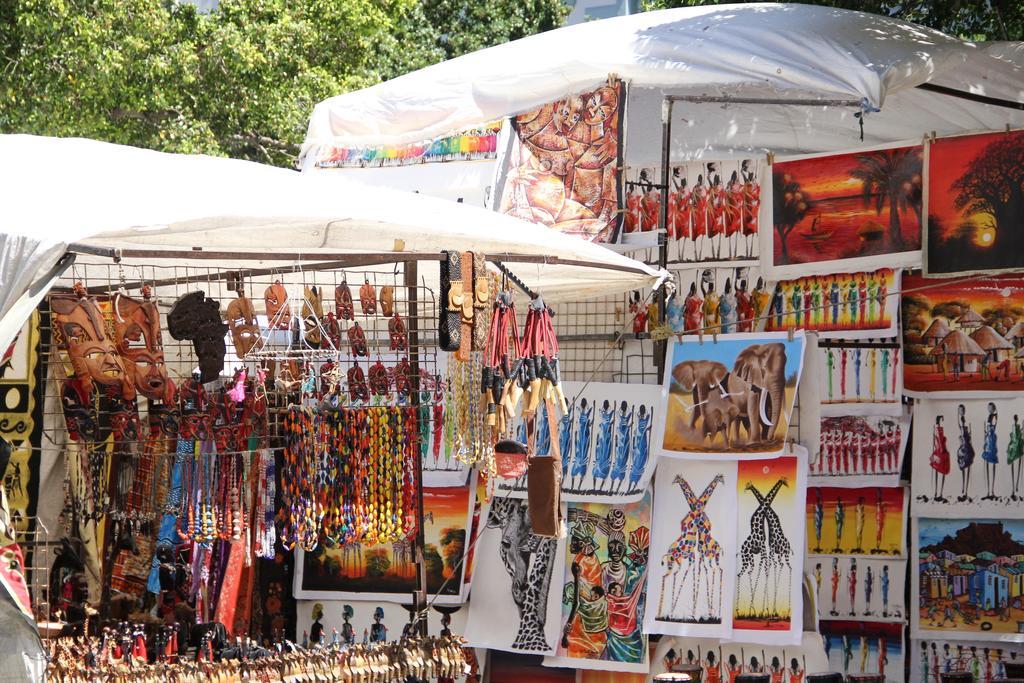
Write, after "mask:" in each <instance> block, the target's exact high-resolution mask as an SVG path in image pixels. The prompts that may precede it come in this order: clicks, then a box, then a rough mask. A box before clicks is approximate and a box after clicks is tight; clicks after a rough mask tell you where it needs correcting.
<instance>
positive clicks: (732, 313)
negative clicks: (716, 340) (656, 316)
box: [663, 266, 771, 338]
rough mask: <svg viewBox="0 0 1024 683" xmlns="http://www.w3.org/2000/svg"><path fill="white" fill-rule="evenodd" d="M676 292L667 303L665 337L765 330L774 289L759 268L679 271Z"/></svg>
mask: <svg viewBox="0 0 1024 683" xmlns="http://www.w3.org/2000/svg"><path fill="white" fill-rule="evenodd" d="M672 274H673V275H674V276H675V278H676V291H674V292H673V293H672V295H671V296H669V298H668V301H667V302H666V304H665V321H664V323H665V324H664V326H663V329H664V335H663V336H664V337H672V336H674V337H677V338H680V337H681V335H694V334H701V335H704V336H710V335H712V334H713V333H718V334H732V333H734V332H759V331H761V330H762V329H764V320H763V319H762V318H763V316H764V314H765V313H766V312H767V310H768V300H769V297H770V291H771V290H770V289H769V288H768V286H767V285H766V284H765V281H764V278H762V277H761V276H760V275H759V271H758V269H757V268H756V267H751V266H735V267H718V268H698V269H693V268H691V269H686V270H675V271H673V273H672Z"/></svg>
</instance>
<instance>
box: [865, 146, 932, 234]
mask: <svg viewBox="0 0 1024 683" xmlns="http://www.w3.org/2000/svg"><path fill="white" fill-rule="evenodd" d="M850 175H851V176H853V177H854V178H856V179H857V180H859V181H860V183H861V199H862V201H863V202H864V206H865V207H871V206H872V205H874V209H875V213H876V214H877V215H879V216H881V215H882V211H883V210H884V209H885V207H886V204H888V206H889V241H890V242H891V243H892V244H893V245H895V246H903V244H904V239H903V227H902V226H901V225H900V212H905V211H907V210H908V209H909V210H911V211H913V212H914V214H915V215H916V216H917V224H918V225H920V223H921V196H922V186H923V183H922V180H921V155H920V152H919V151H918V149H917V148H916V147H915V148H909V147H903V148H898V149H887V150H881V151H878V152H870V153H867V154H862V155H860V156H858V157H857V168H855V169H853V170H852V171H851V172H850Z"/></svg>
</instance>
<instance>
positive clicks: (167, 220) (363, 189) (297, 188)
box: [0, 135, 660, 349]
mask: <svg viewBox="0 0 1024 683" xmlns="http://www.w3.org/2000/svg"><path fill="white" fill-rule="evenodd" d="M0 159H2V160H3V163H2V164H0V187H2V188H3V189H4V200H3V202H0V315H3V318H2V319H0V349H4V348H7V345H8V344H9V343H10V341H11V339H13V337H14V334H15V333H16V331H17V330H18V329H19V328H20V326H21V324H22V323H23V322H24V319H25V317H26V316H27V315H28V311H30V310H31V308H32V306H34V304H35V303H37V302H38V300H39V299H40V298H41V297H42V295H43V294H45V291H46V289H48V286H47V285H42V284H36V286H35V287H33V288H32V292H31V294H26V293H27V292H28V291H29V288H30V286H32V285H33V284H34V283H40V281H41V280H43V278H45V277H46V276H48V275H49V273H48V271H50V269H52V268H53V266H54V264H55V263H56V262H57V260H58V258H59V257H60V256H61V254H63V253H64V250H65V249H66V247H67V246H68V245H69V244H71V243H78V244H83V245H87V246H94V247H108V248H122V249H129V248H134V249H154V250H162V249H179V250H181V249H185V250H190V249H192V248H193V247H202V248H203V249H204V250H207V251H216V250H223V251H229V252H246V253H247V254H249V255H256V254H265V253H268V252H275V251H276V252H284V253H295V252H299V253H301V254H302V258H303V260H304V261H305V262H307V263H309V262H312V261H316V260H322V259H318V256H317V255H318V254H332V253H333V254H339V253H353V254H358V253H361V252H391V251H393V250H394V249H395V243H396V240H402V241H404V251H405V252H414V253H415V252H420V253H436V252H439V251H442V250H445V249H456V250H475V251H481V252H483V253H485V254H487V255H488V256H500V255H533V256H545V257H548V258H550V259H551V260H552V261H554V260H556V259H561V260H563V261H564V260H570V261H585V262H588V263H592V264H594V265H592V266H574V265H569V264H565V263H529V264H518V265H515V264H513V265H511V267H512V268H513V270H515V271H516V272H517V273H519V274H520V275H521V276H522V277H523V279H524V280H526V281H527V282H528V284H530V286H531V287H533V288H534V289H536V290H538V291H540V292H541V293H542V294H543V295H544V296H545V298H546V299H548V300H558V299H560V298H561V299H565V298H572V299H580V298H586V297H590V296H598V295H602V294H610V293H619V292H624V291H628V290H631V289H640V288H643V287H649V286H651V285H653V284H654V283H655V282H656V281H657V280H658V279H659V272H660V271H658V270H656V269H652V268H650V267H648V266H646V265H644V264H642V263H640V262H638V261H634V260H633V259H629V258H626V257H624V256H621V255H619V254H615V253H613V252H611V251H609V250H607V249H604V248H602V247H600V246H597V245H594V244H589V243H586V242H583V241H582V240H578V239H575V238H573V237H569V236H566V235H562V234H560V233H558V232H557V231H554V230H549V229H547V228H545V227H542V226H539V225H534V224H532V223H526V222H524V221H520V220H517V219H514V218H511V217H508V216H503V215H500V214H496V213H494V212H491V211H485V210H483V209H480V208H477V207H472V206H465V205H461V206H460V205H459V204H457V203H455V202H451V201H446V200H443V199H436V198H433V197H427V196H424V195H417V194H413V193H408V192H399V191H395V190H388V189H382V188H377V187H371V186H368V185H363V184H361V183H357V182H355V181H349V180H347V179H340V178H337V177H324V176H319V177H318V176H315V175H303V174H300V173H296V172H294V171H288V170H284V169H279V168H272V167H269V166H263V165H261V164H255V163H251V162H246V161H237V160H232V159H222V158H214V157H205V156H195V155H176V154H164V153H161V152H153V151H149V150H142V149H137V148H133V147H123V146H120V145H111V144H107V143H102V142H95V141H92V140H79V139H57V138H44V137H34V136H27V135H3V136H0ZM132 261H133V263H136V264H140V263H147V262H151V263H166V262H167V259H134V258H133V259H132ZM106 262H107V263H109V259H108V260H107V261H106ZM207 263H208V264H209V265H219V262H218V261H207ZM288 265H294V264H293V263H292V262H289V261H286V260H285V261H282V260H279V259H278V260H270V259H266V260H264V259H261V258H260V257H258V256H249V257H248V258H246V259H245V260H232V261H231V262H230V264H225V267H255V266H262V267H267V266H282V267H285V266H288ZM433 270H435V271H436V268H435V269H433ZM19 299H20V301H19ZM16 304H17V305H16ZM12 308H15V310H16V311H18V312H20V313H21V314H20V315H19V316H14V315H11V316H8V315H7V314H8V313H9V312H11V311H12ZM15 317H17V319H16V320H15V319H14V318H15Z"/></svg>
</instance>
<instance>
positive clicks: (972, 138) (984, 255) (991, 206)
mask: <svg viewBox="0 0 1024 683" xmlns="http://www.w3.org/2000/svg"><path fill="white" fill-rule="evenodd" d="M929 156H930V160H929V169H928V170H929V198H928V236H929V241H928V249H929V253H928V263H927V269H928V272H929V273H955V272H964V271H972V270H993V269H994V270H999V269H1008V270H1012V269H1018V268H1020V267H1021V266H1024V225H1022V222H1024V131H1016V132H1011V133H989V134H984V135H969V136H961V137H955V138H945V139H941V140H937V141H936V142H935V143H933V144H932V148H931V151H930V155H929Z"/></svg>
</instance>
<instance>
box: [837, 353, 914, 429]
mask: <svg viewBox="0 0 1024 683" xmlns="http://www.w3.org/2000/svg"><path fill="white" fill-rule="evenodd" d="M902 356H903V351H902V349H900V344H899V340H896V339H894V340H892V341H853V340H839V339H830V340H827V341H822V342H820V344H819V347H818V361H819V362H818V371H819V375H818V377H819V380H818V384H819V387H820V392H821V412H822V414H823V415H827V416H844V415H872V414H885V415H892V416H895V415H899V414H901V413H902V412H903V365H902V363H903V359H902Z"/></svg>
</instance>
